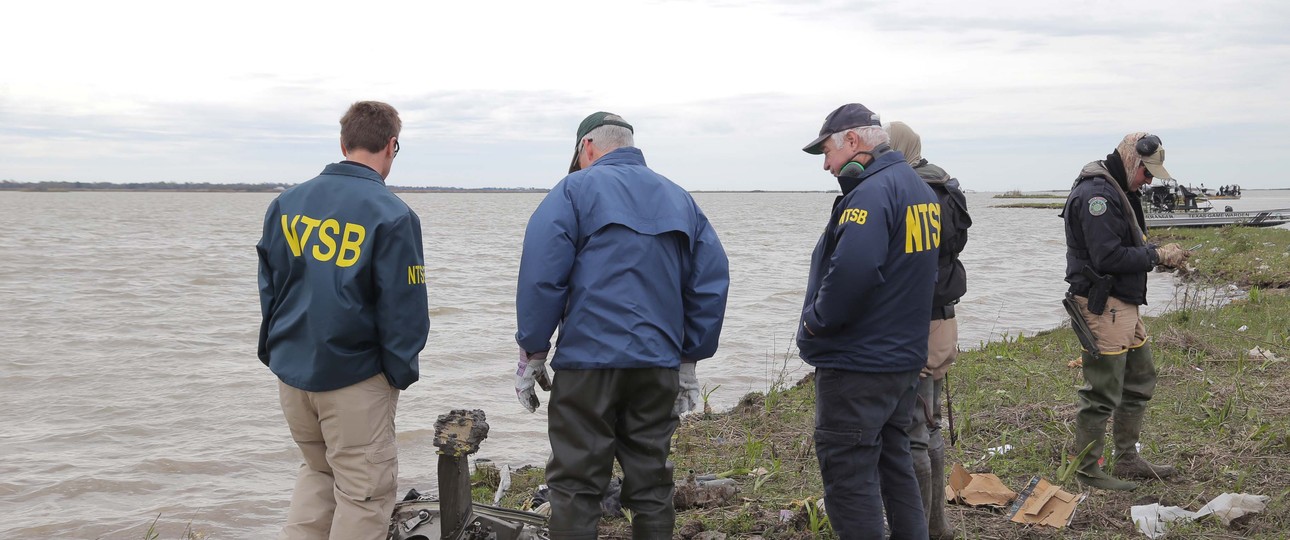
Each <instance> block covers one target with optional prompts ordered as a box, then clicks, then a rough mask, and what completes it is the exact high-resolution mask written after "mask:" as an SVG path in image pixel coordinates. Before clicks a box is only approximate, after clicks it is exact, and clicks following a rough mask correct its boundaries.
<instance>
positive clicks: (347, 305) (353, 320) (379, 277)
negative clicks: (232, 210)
mask: <svg viewBox="0 0 1290 540" xmlns="http://www.w3.org/2000/svg"><path fill="white" fill-rule="evenodd" d="M256 252H258V253H259V256H260V308H261V313H262V315H263V321H262V322H261V324H260V343H259V355H260V361H262V362H264V364H265V365H267V366H269V369H271V370H272V371H273V373H274V374H275V375H277V376H278V378H279V379H281V380H282V382H284V383H286V384H289V385H291V386H293V387H296V388H299V389H301V390H306V391H310V392H325V391H328V390H336V389H339V388H344V387H346V386H349V385H352V384H354V383H357V382H360V381H363V380H366V379H368V378H370V377H372V376H374V375H376V374H378V373H384V374H385V377H386V379H387V380H389V382H390V385H391V386H394V387H395V388H398V389H400V390H403V389H407V387H408V386H409V385H411V384H412V383H413V382H416V380H417V377H418V366H417V355H418V354H419V353H420V352H421V349H422V348H423V347H425V343H426V335H427V334H428V332H429V331H430V315H429V309H428V307H427V298H426V285H425V258H424V256H423V255H422V246H421V220H420V219H419V218H418V217H417V215H416V213H415V212H413V211H412V209H411V208H408V205H407V204H405V203H404V202H403V200H402V199H399V198H398V197H397V196H396V195H394V194H393V193H390V191H389V189H387V188H386V187H385V182H384V181H383V180H382V179H381V176H380V175H379V174H377V172H376V171H374V170H372V169H369V168H367V167H365V166H362V165H359V164H355V163H349V162H346V163H333V164H331V165H328V166H327V167H326V168H325V169H323V172H322V174H321V175H319V176H318V177H317V178H314V179H312V180H310V181H308V182H305V183H303V184H300V185H298V186H295V187H292V188H291V189H288V190H286V191H284V192H283V193H282V194H281V195H279V196H278V198H277V199H274V201H273V203H271V204H270V205H269V210H268V212H267V213H266V215H265V217H264V233H263V235H262V236H261V237H260V242H259V244H257V245H256Z"/></svg>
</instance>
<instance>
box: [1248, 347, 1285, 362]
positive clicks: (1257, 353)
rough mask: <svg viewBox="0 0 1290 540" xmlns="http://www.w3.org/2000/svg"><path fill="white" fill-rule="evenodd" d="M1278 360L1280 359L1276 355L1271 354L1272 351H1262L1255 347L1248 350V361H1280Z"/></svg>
mask: <svg viewBox="0 0 1290 540" xmlns="http://www.w3.org/2000/svg"><path fill="white" fill-rule="evenodd" d="M1280 359H1281V357H1279V356H1277V355H1276V353H1273V352H1272V351H1269V350H1267V349H1264V348H1263V347H1255V348H1253V349H1250V360H1280Z"/></svg>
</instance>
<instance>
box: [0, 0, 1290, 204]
mask: <svg viewBox="0 0 1290 540" xmlns="http://www.w3.org/2000/svg"><path fill="white" fill-rule="evenodd" d="M1287 28H1290V2H1285V1H1283V0H1266V1H1264V0H1243V1H1240V2H1237V1H1225V0H1217V1H1215V0H1206V1H1193V0H1178V1H1159V2H1156V1H1147V0H1133V1H1123V0H1120V1H1113V2H1112V1H1093V2H1080V1H1075V2H1070V1H1068V2H1043V1H1041V2H1035V1H1030V2H1000V1H994V0H989V1H986V0H973V1H966V2H965V1H961V0H950V1H935V2H893V1H882V2H868V1H828V0H825V1H810V0H791V1H787V0H786V1H774V0H770V1H756V0H745V1H700V0H685V1H652V2H614V1H604V0H601V1H562V0H547V1H534V0H524V1H508V0H494V1H488V2H442V1H434V0H421V1H416V2H352V3H340V2H331V1H309V2H277V1H271V0H258V1H243V0H224V1H221V2H205V3H196V2H175V1H173V0H167V1H164V2H139V1H116V2H102V1H95V2H57V1H51V2H19V3H11V5H8V6H6V8H5V23H4V25H3V31H0V50H3V51H4V53H3V55H0V179H9V180H17V181H42V180H51V181H57V180H69V181H111V182H141V181H173V182H289V183H296V182H301V181H304V180H307V179H309V178H310V177H312V176H314V175H316V174H317V173H318V172H319V171H320V170H321V168H322V166H323V165H324V164H326V163H328V162H333V161H339V160H340V159H341V156H340V152H339V148H338V144H339V143H338V138H339V124H338V122H337V121H338V120H339V118H340V116H341V114H343V113H344V111H345V109H346V108H347V107H348V106H349V104H350V103H352V102H354V101H357V100H364V99H371V100H380V101H386V102H388V103H390V104H391V105H393V106H394V107H395V108H397V109H398V110H399V112H400V115H401V117H402V118H403V126H404V127H403V133H402V135H401V136H400V143H401V147H402V151H401V152H400V154H399V157H398V158H397V159H396V161H395V164H394V169H393V172H392V173H391V175H390V178H389V179H388V182H389V183H390V184H393V185H439V186H461V187H483V186H496V187H513V186H514V187H550V186H551V185H554V184H555V182H557V181H558V180H559V179H560V178H561V177H563V176H564V173H565V171H567V170H568V164H569V160H570V158H571V156H572V153H573V145H574V131H575V130H576V128H577V124H578V122H579V121H580V120H581V119H582V118H583V117H584V116H586V115H587V114H589V113H591V112H594V111H597V110H607V111H611V112H614V113H617V114H620V115H622V116H623V117H625V118H626V119H627V121H629V122H631V123H632V124H633V125H634V126H635V128H636V142H637V146H639V147H641V148H642V149H643V150H644V152H645V156H646V159H647V161H648V163H649V164H650V165H651V166H652V167H653V168H654V169H655V170H657V171H658V172H660V173H662V174H664V175H666V176H668V177H669V178H671V179H672V180H674V181H676V182H677V183H679V184H681V185H682V186H684V187H687V188H689V189H709V190H716V189H735V190H738V189H765V190H798V189H801V190H821V189H831V188H834V187H836V182H835V181H834V180H833V179H832V178H831V177H830V176H829V175H828V173H826V172H824V171H823V170H822V169H821V165H822V162H823V160H822V158H821V157H818V156H810V155H807V154H805V153H803V152H802V151H801V147H802V146H803V145H804V144H806V143H807V142H809V141H810V140H811V139H813V138H814V137H815V136H816V134H817V132H818V131H819V129H820V124H821V122H822V121H823V119H824V117H825V115H827V114H828V113H829V111H831V110H832V109H834V108H835V107H837V106H838V105H840V104H842V103H847V102H860V103H864V104H865V105H867V106H868V107H869V108H871V109H873V110H875V111H877V112H878V113H880V114H881V115H882V117H883V120H884V121H892V120H902V121H904V122H906V123H908V124H910V126H911V127H913V128H914V129H915V130H916V131H918V132H919V133H920V134H921V135H922V137H923V150H924V152H923V153H924V156H925V157H927V158H928V159H929V160H931V161H932V162H933V163H937V164H938V165H941V166H943V167H944V168H945V169H946V170H948V171H949V172H950V173H951V174H953V175H954V176H956V177H958V178H959V179H960V180H961V181H962V183H963V185H964V187H966V188H969V189H975V190H978V191H998V190H1008V189H1022V190H1040V189H1064V188H1067V187H1069V185H1070V183H1071V180H1073V179H1074V176H1075V174H1076V173H1077V172H1078V171H1079V169H1080V167H1081V166H1082V165H1083V164H1084V163H1086V162H1088V161H1092V160H1094V159H1100V158H1101V157H1103V156H1105V155H1106V154H1107V153H1108V152H1110V151H1111V150H1112V149H1113V148H1114V147H1115V145H1116V143H1118V142H1119V140H1120V138H1121V137H1123V136H1124V134H1125V133H1128V132H1131V131H1150V132H1152V133H1155V134H1157V135H1159V136H1160V137H1161V138H1162V139H1163V141H1164V143H1165V148H1166V149H1167V158H1166V163H1165V164H1166V166H1167V168H1168V169H1169V170H1170V172H1171V173H1173V175H1174V176H1175V177H1177V178H1179V179H1180V180H1181V181H1182V182H1183V183H1191V184H1196V185H1199V184H1200V183H1202V182H1203V183H1205V184H1206V185H1207V186H1211V187H1212V186H1218V185H1223V184H1232V183H1237V184H1241V185H1242V186H1244V187H1246V188H1271V187H1290V177H1287V176H1286V175H1285V174H1284V173H1283V171H1284V169H1285V167H1284V166H1283V164H1282V163H1281V158H1282V157H1284V156H1285V155H1286V154H1287V153H1288V152H1287V150H1286V146H1287V142H1290V135H1288V133H1290V108H1288V107H1287V106H1286V103H1285V101H1286V100H1287V99H1288V98H1290V32H1288V31H1287Z"/></svg>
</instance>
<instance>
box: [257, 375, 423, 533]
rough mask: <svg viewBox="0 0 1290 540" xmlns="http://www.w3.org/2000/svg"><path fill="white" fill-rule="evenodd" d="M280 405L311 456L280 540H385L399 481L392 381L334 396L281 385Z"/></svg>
mask: <svg viewBox="0 0 1290 540" xmlns="http://www.w3.org/2000/svg"><path fill="white" fill-rule="evenodd" d="M278 399H279V401H280V402H281V403H282V413H283V415H284V416H286V418H287V426H288V427H290V428H291V438H292V439H295V441H296V445H298V446H299V447H300V453H301V454H302V455H303V457H304V464H302V465H301V466H300V472H299V474H298V475H297V477H296V487H295V492H294V493H293V494H292V496H291V509H290V510H288V512H287V525H286V527H285V528H283V530H282V533H281V534H280V535H279V536H278V538H279V539H280V540H324V539H336V540H341V539H343V540H369V539H370V540H384V539H385V538H386V536H387V535H388V534H389V526H390V515H391V513H392V512H393V510H394V502H395V498H396V497H395V495H396V494H395V490H396V488H397V487H398V486H397V480H398V476H399V460H398V447H396V446H395V444H394V411H395V408H396V406H397V405H398V401H399V390H398V389H397V388H394V387H392V386H390V383H389V382H387V381H386V379H385V375H384V374H378V375H376V376H374V377H372V378H369V379H367V380H365V381H362V382H360V383H357V384H353V385H350V386H346V387H345V388H341V389H339V390H332V391H329V392H306V391H304V390H300V389H297V388H294V387H292V386H290V385H287V384H285V383H282V382H281V381H279V382H278Z"/></svg>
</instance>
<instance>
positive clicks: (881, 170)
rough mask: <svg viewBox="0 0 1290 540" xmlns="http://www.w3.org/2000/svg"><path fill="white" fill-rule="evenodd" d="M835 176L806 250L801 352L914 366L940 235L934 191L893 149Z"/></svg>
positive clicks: (888, 368) (877, 368)
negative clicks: (816, 237)
mask: <svg viewBox="0 0 1290 540" xmlns="http://www.w3.org/2000/svg"><path fill="white" fill-rule="evenodd" d="M838 181H839V183H840V184H842V196H841V197H838V199H837V200H836V201H835V202H834V204H833V213H832V215H831V216H830V218H829V224H828V227H827V228H825V230H824V234H823V235H822V236H821V237H820V241H819V243H817V244H816V246H815V252H814V253H813V254H812V255H811V274H810V278H809V279H808V280H807V283H806V302H805V304H804V305H803V307H802V327H801V328H799V329H798V332H797V347H798V349H799V351H800V355H801V357H802V359H803V360H805V361H806V363H808V364H811V365H812V366H815V367H820V368H833V369H841V370H847V371H858V372H866V373H892V372H901V371H915V370H919V369H922V367H923V366H924V365H926V363H927V333H928V325H927V321H928V320H930V318H931V317H930V316H931V308H932V291H933V290H934V289H935V287H936V257H937V252H938V246H939V245H940V228H941V225H940V219H941V216H940V204H939V203H938V202H937V199H936V194H935V193H933V192H932V188H930V187H928V186H927V184H925V183H924V182H923V180H922V179H921V178H919V177H918V174H917V173H915V172H914V170H913V169H911V168H910V167H909V164H907V163H905V158H904V156H902V155H901V154H900V152H896V151H890V152H887V153H885V154H881V155H879V156H878V158H877V159H875V160H874V161H873V163H872V164H870V166H869V167H868V168H867V169H865V170H864V172H863V173H861V175H860V177H858V178H846V177H843V178H839V179H838Z"/></svg>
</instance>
